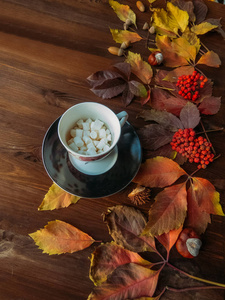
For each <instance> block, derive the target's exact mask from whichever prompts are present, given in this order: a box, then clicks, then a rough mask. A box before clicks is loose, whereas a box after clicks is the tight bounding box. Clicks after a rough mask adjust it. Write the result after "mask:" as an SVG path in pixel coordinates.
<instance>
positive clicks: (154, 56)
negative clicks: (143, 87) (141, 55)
mask: <svg viewBox="0 0 225 300" xmlns="http://www.w3.org/2000/svg"><path fill="white" fill-rule="evenodd" d="M148 62H149V64H150V65H151V66H157V65H160V64H161V63H162V62H163V55H162V53H161V52H160V51H155V52H152V53H151V54H150V55H149V57H148Z"/></svg>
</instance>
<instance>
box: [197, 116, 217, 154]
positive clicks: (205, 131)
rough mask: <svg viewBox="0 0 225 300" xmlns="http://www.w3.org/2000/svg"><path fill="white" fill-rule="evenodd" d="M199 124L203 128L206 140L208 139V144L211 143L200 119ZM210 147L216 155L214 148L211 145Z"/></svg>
mask: <svg viewBox="0 0 225 300" xmlns="http://www.w3.org/2000/svg"><path fill="white" fill-rule="evenodd" d="M200 124H201V126H202V129H203V131H204V134H205V136H206V139H207V141H208V142H209V143H210V144H212V143H211V142H210V139H209V137H208V134H207V132H206V130H205V127H204V125H203V123H202V121H200ZM211 148H212V151H213V153H214V155H216V151H215V149H214V148H213V146H212V147H211Z"/></svg>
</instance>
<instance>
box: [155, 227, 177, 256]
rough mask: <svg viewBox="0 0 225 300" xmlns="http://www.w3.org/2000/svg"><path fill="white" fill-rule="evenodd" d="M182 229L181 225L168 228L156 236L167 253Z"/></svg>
mask: <svg viewBox="0 0 225 300" xmlns="http://www.w3.org/2000/svg"><path fill="white" fill-rule="evenodd" d="M182 229H183V226H180V227H179V228H178V229H174V230H170V231H169V232H167V233H163V234H161V235H159V236H157V237H156V238H157V240H158V241H159V242H160V243H161V244H162V245H163V246H164V247H165V249H166V251H167V253H169V252H170V249H171V248H172V247H173V245H174V244H175V243H176V241H177V239H178V236H179V234H180V233H181V231H182Z"/></svg>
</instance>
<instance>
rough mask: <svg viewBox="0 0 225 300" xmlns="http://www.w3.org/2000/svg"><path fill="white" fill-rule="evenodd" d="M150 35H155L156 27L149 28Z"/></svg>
mask: <svg viewBox="0 0 225 300" xmlns="http://www.w3.org/2000/svg"><path fill="white" fill-rule="evenodd" d="M148 31H149V33H151V34H154V33H155V26H153V25H152V26H151V27H150V28H149V30H148Z"/></svg>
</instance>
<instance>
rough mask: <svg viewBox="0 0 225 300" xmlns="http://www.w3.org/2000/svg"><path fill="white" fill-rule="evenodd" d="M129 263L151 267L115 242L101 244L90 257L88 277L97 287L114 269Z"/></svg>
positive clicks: (148, 263)
mask: <svg viewBox="0 0 225 300" xmlns="http://www.w3.org/2000/svg"><path fill="white" fill-rule="evenodd" d="M129 263H135V264H138V265H142V266H146V267H148V268H149V267H151V266H152V263H151V262H149V261H147V260H145V259H143V258H142V257H141V256H140V255H139V254H138V253H136V252H132V251H129V250H127V249H125V248H123V247H122V246H119V245H117V244H116V243H115V242H111V243H106V244H101V245H100V246H98V247H97V248H96V249H95V251H94V252H93V253H92V255H91V265H90V272H89V277H90V279H91V280H92V281H93V282H94V284H95V285H99V284H100V283H102V282H104V281H105V280H106V279H107V276H108V275H109V274H110V273H112V272H113V270H114V269H116V268H118V267H119V266H122V265H125V264H129Z"/></svg>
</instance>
